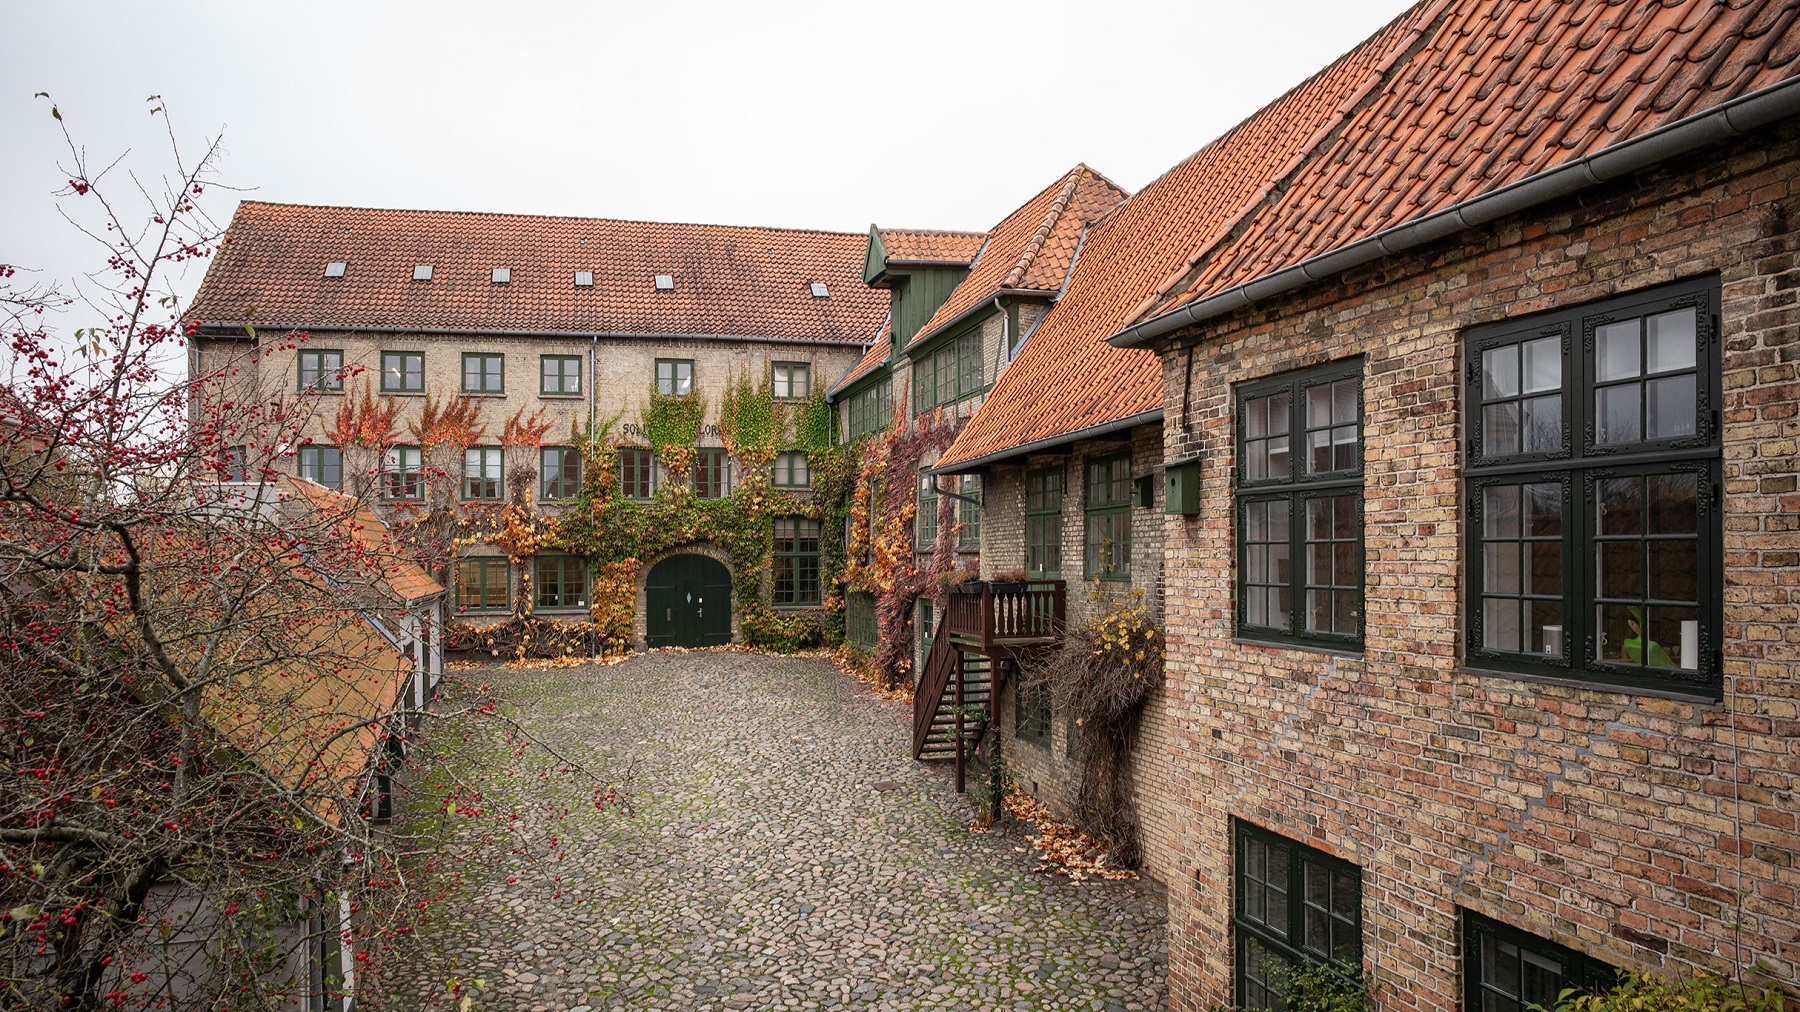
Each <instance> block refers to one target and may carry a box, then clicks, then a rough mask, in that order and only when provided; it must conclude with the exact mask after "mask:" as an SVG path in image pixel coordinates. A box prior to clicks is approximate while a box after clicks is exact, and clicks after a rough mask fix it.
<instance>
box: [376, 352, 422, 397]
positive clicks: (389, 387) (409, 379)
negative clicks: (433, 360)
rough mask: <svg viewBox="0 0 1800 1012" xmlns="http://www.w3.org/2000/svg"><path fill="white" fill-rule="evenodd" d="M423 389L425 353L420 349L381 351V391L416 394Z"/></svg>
mask: <svg viewBox="0 0 1800 1012" xmlns="http://www.w3.org/2000/svg"><path fill="white" fill-rule="evenodd" d="M424 390H425V353H424V352H422V351H384V352H382V353H381V392H382V393H388V394H416V393H422V392H424Z"/></svg>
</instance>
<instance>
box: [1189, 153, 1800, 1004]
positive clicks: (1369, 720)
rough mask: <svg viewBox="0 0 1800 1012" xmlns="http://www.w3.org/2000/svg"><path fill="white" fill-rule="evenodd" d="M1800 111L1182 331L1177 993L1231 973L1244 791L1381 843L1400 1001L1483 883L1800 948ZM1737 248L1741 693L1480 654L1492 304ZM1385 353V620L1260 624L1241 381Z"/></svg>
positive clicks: (1371, 363) (1737, 675)
mask: <svg viewBox="0 0 1800 1012" xmlns="http://www.w3.org/2000/svg"><path fill="white" fill-rule="evenodd" d="M1797 135H1800V130H1797V129H1796V128H1795V127H1793V126H1789V127H1787V128H1784V129H1783V130H1782V131H1780V132H1779V133H1778V134H1770V133H1764V134H1762V135H1758V136H1753V137H1750V138H1746V139H1743V140H1741V141H1739V142H1735V143H1734V144H1733V145H1732V146H1731V147H1730V148H1729V149H1728V150H1723V151H1713V152H1709V153H1706V154H1704V155H1702V156H1698V157H1692V158H1689V159H1686V160H1685V161H1683V162H1681V163H1678V164H1675V165H1671V166H1670V167H1668V168H1667V169H1666V170H1664V171H1661V172H1659V173H1656V174H1654V175H1651V176H1649V177H1646V178H1641V179H1637V180H1633V181H1631V182H1630V183H1628V184H1615V185H1612V186H1609V187H1607V188H1605V189H1600V190H1595V191H1592V192H1589V193H1586V194H1583V195H1581V196H1579V197H1577V198H1572V199H1568V200H1565V201H1562V202H1560V203H1558V204H1555V205H1552V206H1549V207H1546V208H1542V209H1540V210H1539V211H1538V212H1535V213H1533V214H1530V215H1528V216H1523V217H1519V218H1515V219H1511V220H1507V221H1503V222H1499V223H1497V224H1496V225H1494V226H1491V227H1489V228H1485V229H1482V230H1478V231H1475V232H1471V233H1467V234H1465V235H1463V236H1460V237H1457V238H1456V239H1454V240H1449V241H1446V242H1445V243H1444V244H1441V245H1438V246H1435V247H1432V248H1430V249H1428V250H1425V251H1422V252H1418V253H1415V254H1411V255H1406V256H1404V257H1399V258H1392V259H1390V260H1388V261H1383V262H1381V263H1378V264H1376V265H1373V266H1371V267H1367V268H1363V269H1360V270H1359V271H1357V272H1355V273H1354V274H1353V275H1351V276H1349V277H1347V278H1344V279H1342V280H1341V281H1340V282H1338V283H1336V284H1333V285H1330V286H1320V287H1317V288H1313V289H1308V290H1306V291H1303V292H1301V293H1297V295H1296V296H1294V297H1290V298H1288V299H1286V300H1284V301H1282V302H1280V303H1272V304H1266V305H1264V306H1263V307H1261V309H1260V311H1259V312H1256V313H1254V314H1240V315H1236V316H1232V317H1228V318H1225V319H1222V320H1218V321H1212V322H1210V323H1208V324H1205V325H1203V326H1202V328H1201V329H1199V330H1197V331H1189V332H1187V333H1185V334H1178V335H1174V336H1173V338H1172V339H1171V340H1170V341H1168V342H1166V343H1165V344H1164V346H1163V348H1162V352H1163V355H1164V369H1165V374H1166V375H1167V376H1168V379H1169V392H1168V401H1167V404H1168V409H1167V410H1168V415H1167V418H1166V429H1165V432H1166V443H1167V453H1168V455H1169V456H1170V457H1175V456H1179V455H1183V454H1187V453H1198V454H1200V456H1201V461H1202V463H1201V469H1202V486H1201V487H1202V511H1201V513H1200V515H1199V516H1197V517H1194V518H1187V517H1169V518H1167V559H1166V565H1167V572H1168V583H1169V604H1168V608H1167V614H1168V629H1169V642H1170V646H1171V659H1170V665H1169V671H1170V682H1169V687H1168V703H1169V706H1170V708H1171V710H1172V713H1173V715H1174V717H1175V719H1173V720H1172V721H1171V723H1170V726H1169V733H1170V736H1171V739H1172V741H1171V746H1170V747H1171V753H1170V755H1169V759H1170V761H1171V763H1172V768H1171V771H1170V776H1171V792H1172V796H1173V797H1172V804H1173V808H1174V811H1173V813H1172V817H1171V819H1170V820H1169V822H1168V823H1166V824H1163V826H1162V828H1164V829H1166V830H1168V831H1170V832H1171V834H1172V835H1171V839H1170V840H1169V841H1168V845H1169V846H1170V847H1171V848H1172V849H1173V853H1174V862H1175V868H1174V870H1173V872H1172V873H1171V875H1170V884H1171V894H1170V905H1171V910H1170V914H1171V928H1170V931H1171V939H1170V956H1171V960H1170V972H1171V989H1172V992H1173V993H1174V995H1175V996H1176V999H1175V1002H1174V1005H1175V1007H1176V1008H1179V1009H1204V1008H1207V1007H1208V1006H1209V1005H1211V1004H1213V1003H1217V1002H1229V1001H1230V1000H1231V998H1232V994H1231V981H1232V971H1233V967H1232V960H1233V949H1232V945H1231V944H1230V939H1231V929H1230V923H1231V917H1232V903H1233V900H1232V888H1233V868H1232V849H1231V841H1230V836H1229V822H1230V820H1231V819H1233V818H1236V819H1242V820H1246V821H1248V822H1251V823H1254V824H1256V825H1259V826H1262V827H1265V828H1267V829H1270V830H1272V831H1274V832H1276V833H1279V834H1282V835H1285V836H1288V837H1290V838H1292V839H1295V840H1298V841H1300V842H1302V843H1304V844H1306V845H1308V846H1311V847H1314V848H1317V849H1319V850H1323V851H1326V852H1328V853H1330V854H1332V855H1335V856H1337V857H1340V858H1342V859H1344V860H1347V861H1350V862H1352V863H1354V864H1356V865H1358V866H1359V867H1360V868H1361V869H1362V883H1363V886H1362V887H1363V897H1362V905H1361V912H1362V918H1363V932H1362V943H1363V952H1364V962H1365V966H1366V967H1367V968H1369V969H1370V970H1371V971H1372V972H1373V974H1374V978H1375V980H1376V985H1377V990H1378V996H1379V999H1380V1003H1381V1007H1382V1008H1384V1009H1394V1010H1400V1009H1406V1010H1419V1012H1424V1010H1442V1009H1451V1008H1457V1007H1461V1006H1460V1002H1461V1001H1462V995H1461V991H1462V985H1461V973H1462V968H1463V963H1462V961H1463V959H1464V958H1465V957H1464V956H1463V954H1462V953H1461V952H1460V926H1459V916H1460V914H1459V907H1460V908H1466V909H1468V910H1472V911H1474V912H1477V913H1479V914H1482V915H1485V916H1488V917H1492V918H1494V919H1497V920H1500V921H1503V922H1506V923H1508V924H1511V925H1513V926H1515V927H1517V928H1520V929H1523V930H1526V931H1529V932H1531V933H1532V934H1535V935H1538V936H1541V937H1544V938H1548V939H1550V940H1552V941H1554V942H1557V943H1560V944H1563V945H1566V946H1569V947H1571V948H1574V949H1576V950H1579V951H1581V952H1584V953H1587V954H1589V955H1591V956H1594V957H1597V958H1599V959H1602V960H1605V961H1607V962H1610V963H1613V964H1615V965H1618V966H1622V967H1631V968H1656V969H1668V970H1671V971H1674V972H1681V968H1682V967H1685V966H1688V965H1702V966H1706V967H1709V968H1712V969H1714V970H1729V969H1730V968H1731V967H1732V966H1733V965H1734V964H1738V963H1751V962H1759V961H1760V962H1762V963H1763V964H1765V965H1766V966H1768V967H1769V968H1770V969H1771V970H1772V971H1773V972H1774V973H1775V974H1776V975H1777V976H1778V977H1780V978H1782V979H1785V980H1786V981H1788V982H1790V983H1791V982H1793V981H1795V980H1796V976H1797V974H1800V900H1797V897H1800V868H1797V867H1796V857H1797V856H1800V835H1796V813H1797V812H1800V797H1797V795H1796V791H1795V777H1796V776H1797V775H1800V720H1797V719H1796V707H1797V705H1800V677H1797V668H1796V666H1797V664H1800V520H1797V519H1796V517H1797V516H1800V496H1797V495H1796V472H1797V467H1796V457H1795V453H1796V437H1797V436H1800V419H1797V417H1796V411H1797V408H1800V377H1797V376H1796V364H1795V363H1796V362H1800V329H1797V326H1796V308H1795V307H1796V291H1800V232H1797V231H1796V229H1797V228H1800V160H1797V155H1800V143H1797V141H1796V137H1797ZM1711 272H1718V273H1719V274H1720V276H1721V279H1722V300H1723V301H1722V310H1723V319H1722V333H1723V341H1722V348H1723V351H1722V356H1723V389H1724V395H1725V403H1724V405H1723V446H1724V454H1723V456H1724V476H1725V490H1724V496H1725V498H1724V546H1725V558H1724V565H1725V581H1726V594H1725V612H1724V616H1725V625H1724V630H1723V631H1724V646H1723V656H1724V699H1723V701H1722V702H1717V703H1714V702H1704V701H1693V700H1691V699H1690V700H1682V699H1675V698H1663V697H1659V696H1656V695H1650V694H1633V693H1627V692H1620V691H1612V690H1607V689H1604V688H1582V687H1576V686H1571V685H1568V684H1551V683H1548V682H1546V681H1542V680H1530V679H1525V678H1520V677H1516V676H1507V675H1502V674H1494V673H1491V672H1482V671H1476V670H1471V669H1470V668H1467V667H1464V666H1463V663H1464V658H1463V649H1464V630H1463V628H1462V626H1463V622H1462V618H1461V616H1462V615H1463V614H1464V607H1465V605H1466V600H1465V598H1464V593H1465V592H1464V574H1465V565H1466V560H1465V558H1464V555H1463V543H1464V540H1465V538H1466V537H1467V532H1466V530H1465V523H1464V519H1463V518H1464V516H1465V514H1464V511H1463V508H1464V505H1465V504H1464V501H1463V500H1464V493H1463V481H1462V471H1461V461H1462V455H1461V441H1460V437H1461V435H1462V433H1463V428H1462V426H1463V418H1462V417H1461V408H1460V405H1459V400H1460V390H1461V387H1460V379H1459V377H1460V375H1461V374H1460V367H1461V366H1462V334H1463V332H1464V331H1465V330H1466V328H1468V327H1470V326H1474V325H1479V324H1485V323H1491V322H1495V321H1501V320H1506V319H1508V318H1512V317H1516V316H1519V315H1523V314H1526V313H1530V312H1534V311H1539V310H1545V309H1552V308H1558V307H1571V306H1576V305H1579V304H1582V303H1585V302H1590V301H1594V300H1598V299H1604V298H1608V297H1612V296H1615V295H1619V294H1623V293H1627V292H1631V291H1635V290H1639V289H1643V288H1648V287H1652V286H1655V285H1658V284H1661V283H1664V282H1669V281H1674V280H1679V279H1685V278H1693V277H1699V276H1704V275H1706V274H1709V273H1711ZM1196 339H1197V340H1198V343H1197V344H1193V342H1194V341H1195V340H1196ZM1189 346H1192V348H1193V351H1192V354H1193V356H1194V362H1193V386H1192V399H1193V409H1192V413H1191V416H1190V417H1187V418H1184V417H1183V416H1182V414H1181V405H1182V389H1181V383H1182V374H1183V370H1182V368H1181V367H1182V366H1183V364H1184V361H1183V358H1184V356H1185V355H1186V354H1187V353H1188V352H1187V347H1189ZM1356 355H1365V356H1367V361H1366V366H1365V368H1364V370H1363V384H1364V401H1365V408H1364V432H1365V439H1366V445H1365V450H1364V466H1365V475H1366V477H1365V486H1364V487H1365V492H1364V495H1365V503H1366V517H1365V551H1366V556H1365V559H1366V561H1365V581H1366V605H1365V607H1366V615H1367V618H1366V634H1365V648H1364V649H1363V650H1362V651H1361V652H1360V653H1327V652H1322V651H1317V650H1305V649H1296V648H1287V647H1281V646H1269V645H1261V644H1257V643H1251V642H1245V641H1240V640H1236V639H1234V636H1235V635H1236V632H1235V628H1234V621H1235V619H1234V580H1235V575H1236V574H1235V554H1234V553H1235V531H1234V526H1233V507H1232V502H1233V500H1232V468H1233V465H1234V462H1235V461H1234V456H1235V453H1236V448H1235V445H1234V434H1233V410H1234V409H1233V402H1232V400H1231V391H1232V387H1233V384H1239V383H1243V382H1245V381H1247V380H1254V379H1257V378H1260V377H1265V376H1270V375H1274V374H1278V373H1282V372H1286V371H1288V370H1292V369H1295V368H1299V367H1304V366H1308V365H1314V364H1318V363H1322V362H1326V361H1332V360H1338V359H1343V358H1347V357H1350V356H1356ZM1571 564H1579V563H1578V562H1576V561H1575V560H1571ZM1738 925H1741V932H1740V930H1739V929H1738V927H1737V926H1738Z"/></svg>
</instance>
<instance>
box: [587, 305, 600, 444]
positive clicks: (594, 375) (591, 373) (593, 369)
mask: <svg viewBox="0 0 1800 1012" xmlns="http://www.w3.org/2000/svg"><path fill="white" fill-rule="evenodd" d="M589 337H590V338H591V340H592V343H591V344H590V345H589V346H588V436H589V438H592V437H593V435H594V405H595V403H596V402H597V401H598V400H599V396H600V395H599V390H600V334H599V332H598V331H596V332H595V333H593V334H591V335H589Z"/></svg>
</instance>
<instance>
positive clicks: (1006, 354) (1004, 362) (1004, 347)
mask: <svg viewBox="0 0 1800 1012" xmlns="http://www.w3.org/2000/svg"><path fill="white" fill-rule="evenodd" d="M994 312H996V313H999V314H1000V364H999V365H998V366H997V367H996V368H995V369H994V379H996V380H998V379H999V378H1000V374H1001V373H1003V372H1005V371H1006V367H1007V366H1009V365H1011V364H1012V320H1011V319H1009V318H1008V317H1007V315H1006V307H1005V306H1003V305H1001V304H1000V296H998V295H996V296H994Z"/></svg>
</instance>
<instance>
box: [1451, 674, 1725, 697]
mask: <svg viewBox="0 0 1800 1012" xmlns="http://www.w3.org/2000/svg"><path fill="white" fill-rule="evenodd" d="M1451 673H1452V674H1457V675H1468V676H1470V677H1474V678H1480V679H1482V680H1484V681H1485V680H1487V679H1491V678H1506V679H1511V680H1512V681H1516V682H1529V683H1533V684H1537V685H1555V686H1558V687H1560V688H1564V689H1579V690H1581V691H1583V692H1603V693H1606V694H1607V695H1610V696H1627V697H1630V696H1649V697H1651V698H1653V699H1669V700H1674V701H1676V702H1681V703H1704V704H1708V705H1711V704H1715V703H1718V702H1720V701H1721V700H1723V699H1724V694H1723V693H1719V694H1717V695H1714V694H1711V693H1706V692H1698V691H1695V692H1683V691H1680V690H1678V689H1655V688H1645V687H1641V686H1636V685H1615V684H1614V683H1612V682H1595V681H1587V680H1585V679H1581V678H1565V677H1563V676H1561V675H1540V674H1535V673H1529V672H1523V671H1496V670H1494V669H1492V668H1475V667H1470V666H1469V665H1467V664H1459V665H1457V666H1456V667H1455V668H1453V669H1451Z"/></svg>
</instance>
